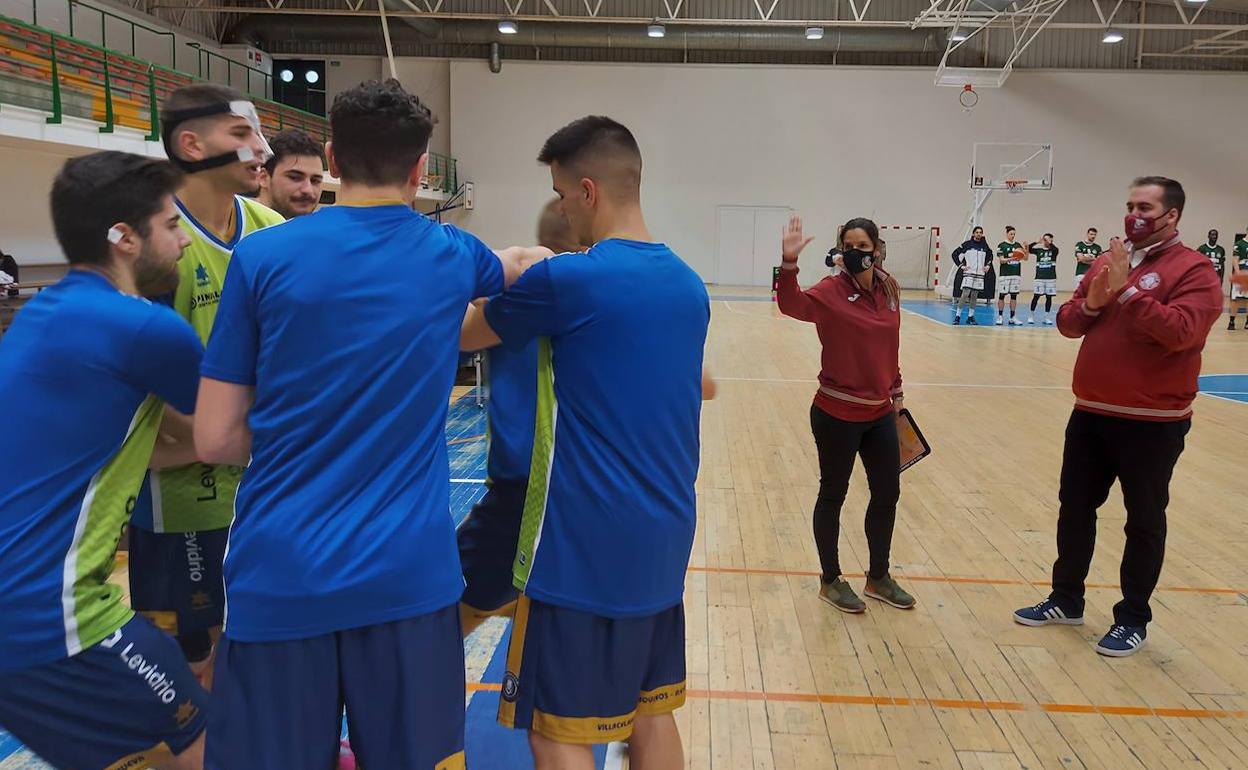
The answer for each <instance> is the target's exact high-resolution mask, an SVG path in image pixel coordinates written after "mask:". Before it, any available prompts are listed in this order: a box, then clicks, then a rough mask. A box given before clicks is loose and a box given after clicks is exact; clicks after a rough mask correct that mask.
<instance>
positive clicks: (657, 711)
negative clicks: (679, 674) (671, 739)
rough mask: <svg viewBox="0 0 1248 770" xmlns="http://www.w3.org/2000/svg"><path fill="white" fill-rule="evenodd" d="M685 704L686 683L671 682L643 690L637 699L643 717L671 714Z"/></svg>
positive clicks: (638, 710)
mask: <svg viewBox="0 0 1248 770" xmlns="http://www.w3.org/2000/svg"><path fill="white" fill-rule="evenodd" d="M683 705H685V683H684V682H683V681H680V682H677V683H676V684H669V685H665V686H663V687H656V688H654V689H653V690H642V691H641V697H640V698H638V699H637V714H638V716H643V717H657V716H662V715H664V714H670V713H672V712H673V711H675V710H676V709H678V708H680V707H681V706H683Z"/></svg>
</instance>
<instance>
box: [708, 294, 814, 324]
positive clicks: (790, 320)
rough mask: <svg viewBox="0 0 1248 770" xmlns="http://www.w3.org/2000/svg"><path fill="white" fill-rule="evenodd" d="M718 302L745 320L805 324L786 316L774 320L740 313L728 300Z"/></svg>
mask: <svg viewBox="0 0 1248 770" xmlns="http://www.w3.org/2000/svg"><path fill="white" fill-rule="evenodd" d="M719 301H720V302H723V303H724V307H726V308H728V310H729V312H732V313H735V314H737V315H739V316H745V317H746V318H760V319H763V320H765V321H782V322H783V321H788V322H789V323H795V324H800V323H806V322H805V321H799V320H797V319H796V318H789V317H788V316H780V317H779V318H776V317H775V316H772V315H759V314H758V313H742V312H741V311H740V310H737V309H736V308H735V307H733V306H732V303H731V302H729V301H728V300H726V299H721V300H719Z"/></svg>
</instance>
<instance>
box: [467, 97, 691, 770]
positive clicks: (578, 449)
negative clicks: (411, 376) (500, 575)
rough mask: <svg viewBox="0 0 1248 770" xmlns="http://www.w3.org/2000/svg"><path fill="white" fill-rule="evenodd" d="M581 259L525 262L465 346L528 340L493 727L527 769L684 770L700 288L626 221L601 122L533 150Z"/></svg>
mask: <svg viewBox="0 0 1248 770" xmlns="http://www.w3.org/2000/svg"><path fill="white" fill-rule="evenodd" d="M538 159H539V160H540V161H541V162H543V163H546V164H549V165H550V168H551V176H552V178H553V180H554V188H555V191H556V192H557V193H559V197H560V199H561V201H562V206H563V211H564V213H565V215H566V216H567V217H568V220H569V222H570V223H571V224H572V227H573V229H574V230H575V231H576V234H577V237H578V239H579V240H580V241H581V242H582V243H593V244H594V246H593V247H592V248H590V250H589V251H588V252H587V253H584V254H561V255H559V256H556V257H552V258H550V259H547V260H543V261H541V262H538V263H537V264H535V265H533V266H532V267H530V268H529V269H528V270H527V271H526V272H525V273H524V275H523V276H521V278H520V280H519V281H517V282H516V284H515V286H513V287H512V288H511V289H509V290H508V291H506V292H504V293H503V295H502V296H501V297H498V298H496V299H494V300H492V301H490V302H489V303H488V304H487V305H486V306H485V310H484V312H483V313H475V314H470V315H471V316H472V317H471V318H469V319H467V320H466V322H465V330H464V340H463V343H461V344H465V347H467V348H470V349H471V348H478V347H489V346H490V345H491V344H497V343H498V342H499V340H500V338H501V341H502V343H503V344H504V345H507V346H509V347H516V346H520V345H524V344H527V343H528V342H530V341H531V340H534V339H536V340H537V341H538V383H537V399H538V400H537V420H536V431H535V440H534V445H533V459H532V467H531V471H530V475H529V484H528V490H527V494H526V500H525V509H524V520H523V523H522V525H521V534H520V546H519V549H518V551H517V554H516V559H515V562H514V570H515V580H516V586H517V587H519V588H520V589H521V590H522V591H523V595H522V596H521V598H520V600H519V603H518V604H517V607H516V615H515V621H514V623H513V625H512V632H511V642H510V647H509V650H508V655H507V674H506V676H505V678H504V681H503V691H502V700H501V702H500V705H499V721H500V722H502V723H503V724H504V725H507V726H510V727H517V728H524V729H528V730H529V742H530V746H531V747H532V749H533V754H534V758H535V760H536V763H537V766H538V767H539V768H548V767H559V768H574V767H575V768H580V767H587V768H588V767H592V761H593V757H592V753H591V750H590V744H595V743H606V742H609V741H613V740H623V739H626V738H629V737H630V736H631V741H630V744H629V751H630V754H631V755H632V757H633V760H634V761H635V762H636V763H637V764H638V766H642V765H644V766H646V767H651V766H656V767H657V766H662V767H679V766H682V765H683V760H682V749H681V745H680V735H679V733H678V732H677V729H676V722H675V719H674V718H673V717H672V712H673V711H675V710H676V709H677V708H679V707H680V705H681V704H682V703H683V702H684V698H685V627H684V608H683V605H682V602H681V599H682V595H683V593H684V584H685V571H686V569H687V567H688V563H689V553H690V549H691V548H692V545H693V534H694V523H695V510H696V504H695V496H694V486H693V485H694V480H695V479H696V477H697V473H698V442H699V434H698V426H699V420H700V416H701V399H702V392H701V391H702V387H701V382H702V349H703V345H704V344H705V341H706V331H707V325H708V323H709V321H710V307H709V300H708V298H707V294H706V288H705V287H704V286H703V284H702V281H701V279H700V278H699V277H698V275H697V274H696V273H695V272H694V271H693V270H692V269H690V268H689V266H688V265H686V264H685V263H684V262H683V261H681V259H680V258H679V257H677V256H676V255H675V254H673V253H672V251H671V249H669V248H668V247H667V246H665V245H663V244H661V243H656V242H654V240H653V239H652V238H651V236H650V232H649V230H648V229H647V228H646V225H645V221H644V219H643V217H642V212H641V202H640V193H641V152H640V150H639V148H638V146H637V142H636V140H635V139H634V138H633V135H632V134H631V133H630V132H629V130H628V129H627V128H625V127H624V126H622V125H620V124H619V123H617V122H615V121H614V120H611V119H610V118H604V117H587V118H582V119H580V120H577V121H574V122H573V123H571V124H569V125H568V126H565V127H564V128H562V129H560V130H559V131H558V132H556V133H555V134H554V135H553V136H551V137H550V139H548V140H547V141H546V145H545V146H544V147H543V149H542V151H541V154H540V155H539V156H538Z"/></svg>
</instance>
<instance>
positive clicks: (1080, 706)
mask: <svg viewBox="0 0 1248 770" xmlns="http://www.w3.org/2000/svg"><path fill="white" fill-rule="evenodd" d="M501 689H502V685H500V684H498V683H496V682H469V683H468V691H469V692H498V691H499V690H501ZM686 696H687V697H690V698H701V699H706V700H730V701H765V702H768V703H820V704H828V705H839V706H886V707H895V708H896V707H907V706H930V707H932V708H943V709H965V710H972V711H1039V712H1044V713H1048V714H1101V715H1104V716H1124V717H1172V718H1177V719H1248V711H1229V710H1224V709H1192V708H1149V707H1148V706H1114V705H1098V704H1093V703H1020V702H1016V701H992V700H963V699H960V698H891V697H888V696H882V695H832V694H825V693H813V692H759V691H743V690H689V691H688V692H687V693H686Z"/></svg>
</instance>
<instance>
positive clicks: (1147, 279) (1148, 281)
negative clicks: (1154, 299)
mask: <svg viewBox="0 0 1248 770" xmlns="http://www.w3.org/2000/svg"><path fill="white" fill-rule="evenodd" d="M1160 285H1161V276H1160V275H1157V274H1156V273H1148V274H1147V275H1145V276H1144V277H1142V278H1140V288H1141V289H1145V290H1148V289H1156V288H1157V287H1158V286H1160Z"/></svg>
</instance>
